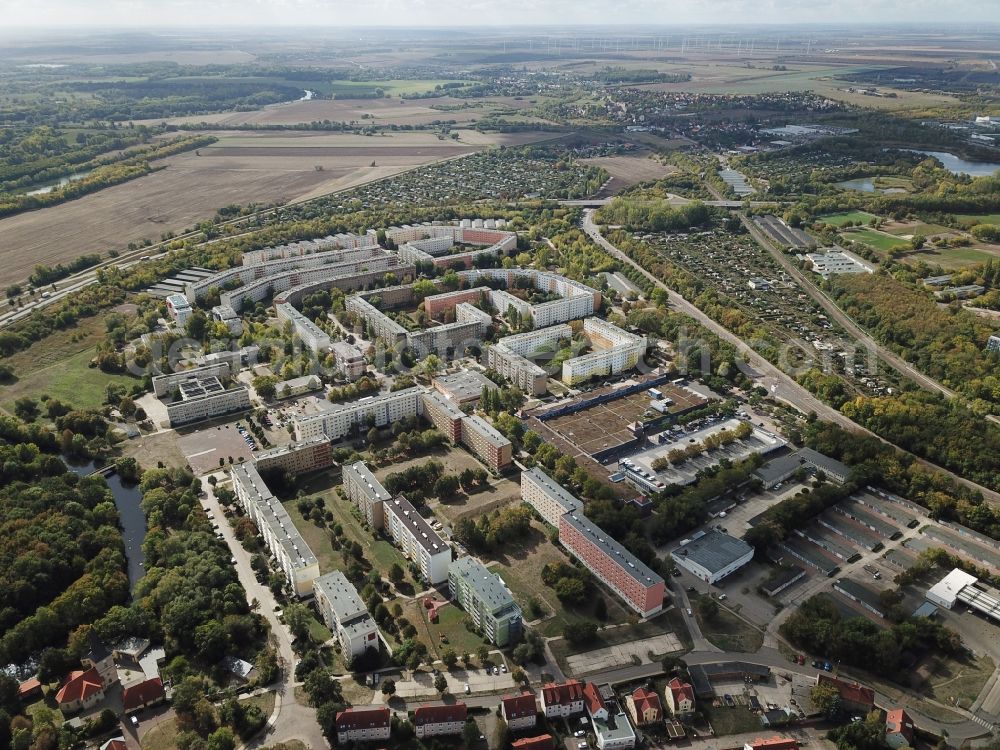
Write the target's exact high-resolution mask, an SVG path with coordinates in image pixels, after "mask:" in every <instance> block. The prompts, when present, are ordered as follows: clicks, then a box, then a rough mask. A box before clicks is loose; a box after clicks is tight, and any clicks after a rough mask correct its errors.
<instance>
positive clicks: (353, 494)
mask: <svg viewBox="0 0 1000 750" xmlns="http://www.w3.org/2000/svg"><path fill="white" fill-rule="evenodd" d="M342 476H343V480H344V494H345V495H347V499H348V500H350V501H351V502H352V503H354V504H355V505H356V506H358V510H360V511H361V515H362V517H363V518H364V519H365V523H367V524H368V527H369V528H370V529H374V530H376V531H378V530H381V529H383V528H385V512H384V510H383V507H382V505H383V503H385V502H387V501H388V500H390V499H391V496H390V495H389V492H388V491H387V490H386V489H385V487H383V486H382V483H381V482H379V481H378V480H377V479H376V478H375V475H374V474H372V473H371V470H370V469H369V468H368V466H367V465H366V464H365V462H364V461H356V462H355V463H353V464H347V465H345V466H344V468H343V471H342Z"/></svg>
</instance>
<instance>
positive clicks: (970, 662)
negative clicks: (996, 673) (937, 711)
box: [926, 656, 995, 708]
mask: <svg viewBox="0 0 1000 750" xmlns="http://www.w3.org/2000/svg"><path fill="white" fill-rule="evenodd" d="M994 668H995V664H994V663H993V660H992V659H991V658H990V657H988V656H983V657H982V658H979V659H972V658H967V659H954V658H948V659H941V661H940V662H939V663H938V666H937V669H935V670H934V673H933V674H932V675H931V676H930V677H929V678H928V680H927V685H926V687H927V690H926V695H927V697H929V698H933V699H935V700H936V701H938V702H939V703H945V704H949V705H950V704H953V703H957V704H958V705H960V706H963V707H964V708H969V707H970V706H971V705H972V703H973V702H974V701H975V700H976V698H978V697H979V693H980V691H981V690H982V689H983V687H984V686H985V685H986V681H987V680H989V678H990V675H992V674H993V669H994Z"/></svg>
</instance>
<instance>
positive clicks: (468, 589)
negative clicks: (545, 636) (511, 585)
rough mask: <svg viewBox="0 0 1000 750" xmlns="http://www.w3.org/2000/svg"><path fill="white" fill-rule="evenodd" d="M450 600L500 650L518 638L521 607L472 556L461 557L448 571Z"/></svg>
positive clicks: (521, 626) (504, 586) (496, 577)
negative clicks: (455, 602)
mask: <svg viewBox="0 0 1000 750" xmlns="http://www.w3.org/2000/svg"><path fill="white" fill-rule="evenodd" d="M448 587H449V589H450V590H451V597H452V599H454V600H455V601H457V602H458V603H459V605H460V606H461V607H462V609H464V610H465V611H466V613H467V614H468V615H469V616H470V617H471V618H472V621H473V622H474V623H475V624H476V627H477V628H479V630H480V631H481V632H482V633H483V636H484V637H485V638H486V640H488V641H489V642H490V643H492V644H493V645H495V646H499V647H501V648H503V647H505V646H508V645H510V644H512V643H516V642H517V641H518V640H520V638H521V633H522V632H523V630H524V625H523V621H522V616H521V608H520V607H518V606H517V604H516V603H515V602H514V598H513V597H512V596H511V594H510V591H509V590H508V589H507V586H506V585H505V584H504V582H503V579H501V578H500V576H498V575H496V574H495V573H492V572H490V570H489V569H488V568H487V567H486V566H485V565H483V564H482V563H481V562H479V560H477V559H476V558H474V557H462V558H459V559H458V560H455V561H454V562H452V563H451V565H450V566H449V568H448Z"/></svg>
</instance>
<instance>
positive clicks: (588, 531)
mask: <svg viewBox="0 0 1000 750" xmlns="http://www.w3.org/2000/svg"><path fill="white" fill-rule="evenodd" d="M559 541H560V542H561V543H562V545H563V546H564V547H565V548H566V549H567V550H569V551H570V553H571V554H572V555H573V556H574V557H576V558H577V559H578V560H580V562H582V563H583V564H584V565H585V566H586V567H587V568H588V569H589V570H590V572H591V573H593V574H594V575H595V576H597V578H598V579H599V580H600V581H601V582H602V583H603V584H604V585H605V586H607V587H608V588H610V589H611V590H612V591H614V592H615V593H616V594H617V595H618V596H620V597H621V598H622V599H623V600H624V601H625V603H626V604H628V605H629V606H630V607H631V608H632V609H634V610H635V611H636V612H638V613H639V615H641V616H642V617H650V616H652V615H655V614H656V613H657V612H660V611H661V610H662V609H663V598H664V596H665V595H666V583H665V582H664V580H663V578H662V577H661V576H659V575H658V574H656V573H654V572H653V571H652V570H651V569H650V568H649V567H648V566H647V565H646V564H645V563H643V562H642V561H641V560H639V558H637V557H636V556H635V555H633V554H632V553H631V552H629V551H628V550H627V549H625V548H624V547H623V546H622V545H621V544H619V543H618V542H617V541H616V540H614V539H612V538H611V536H610V535H609V534H608V533H607V532H606V531H604V529H602V528H601V527H600V526H598V525H596V524H595V523H594V522H593V521H591V520H590V519H588V518H587V517H586V516H584V515H583V514H582V513H566V514H565V515H563V516H561V517H560V518H559Z"/></svg>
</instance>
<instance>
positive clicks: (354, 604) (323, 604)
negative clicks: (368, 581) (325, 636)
mask: <svg viewBox="0 0 1000 750" xmlns="http://www.w3.org/2000/svg"><path fill="white" fill-rule="evenodd" d="M313 591H314V593H315V594H316V609H317V610H319V613H320V616H321V617H322V618H323V622H324V623H326V626H327V627H328V628H329V629H330V631H331V632H333V634H334V635H336V636H337V640H338V641H339V642H340V649H341V653H342V654H343V655H344V658H345V660H346V661H348V662H350V661H351V660H352V659H354V658H355V657H358V656H363V655H364V654H365V652H366V651H367V650H368V649H370V648H372V649H375V650H376V651H378V648H379V633H378V627H377V626H376V625H375V621H374V620H373V619H372V616H371V615H370V614H369V612H368V608H367V607H366V606H365V603H364V602H363V601H361V597H360V596H358V590H357V589H356V588H354V585H353V584H352V583H351V582H350V581H348V580H347V576H345V575H344V574H343V573H342V572H341V571H339V570H335V571H334V572H332V573H327V574H326V575H322V576H320V577H319V578H317V579H316V580H315V581H313Z"/></svg>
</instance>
